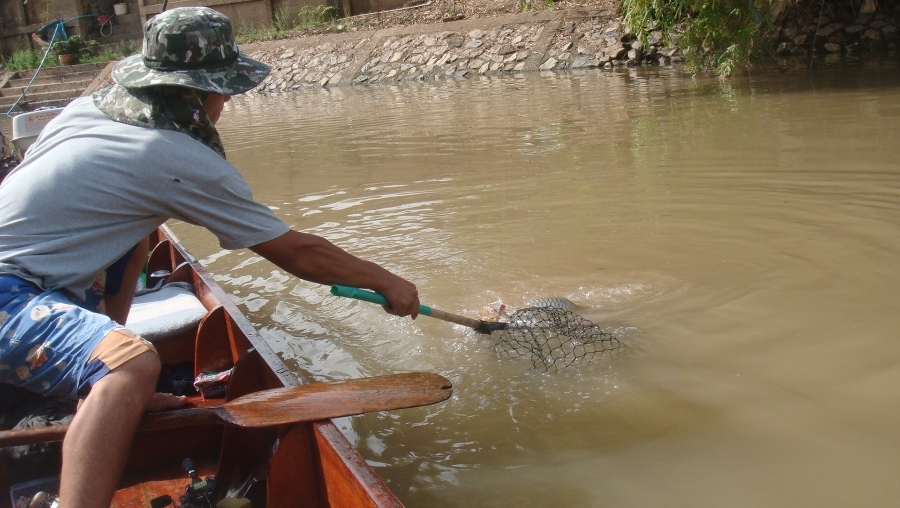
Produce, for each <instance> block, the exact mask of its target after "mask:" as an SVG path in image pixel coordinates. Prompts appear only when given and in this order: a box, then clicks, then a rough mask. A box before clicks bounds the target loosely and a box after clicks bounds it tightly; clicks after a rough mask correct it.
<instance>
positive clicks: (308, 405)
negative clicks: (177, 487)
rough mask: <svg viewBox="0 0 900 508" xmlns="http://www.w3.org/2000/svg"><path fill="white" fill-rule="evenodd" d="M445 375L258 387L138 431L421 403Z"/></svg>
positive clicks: (152, 419)
mask: <svg viewBox="0 0 900 508" xmlns="http://www.w3.org/2000/svg"><path fill="white" fill-rule="evenodd" d="M452 386H453V384H452V383H451V382H450V380H449V379H447V378H445V377H443V376H440V375H438V374H432V373H427V372H409V373H404V374H390V375H386V376H376V377H368V378H360V379H348V380H346V381H331V382H321V383H310V384H307V385H300V386H291V387H286V388H274V389H271V390H263V391H259V392H255V393H251V394H248V395H244V396H243V397H238V398H236V399H234V400H232V401H230V402H226V403H224V404H222V405H221V406H210V407H196V408H190V409H178V410H175V411H164V412H160V413H150V414H147V415H145V416H144V418H143V419H142V420H141V423H140V426H139V427H138V431H139V432H140V431H146V430H161V429H171V428H180V427H186V426H190V425H201V424H207V423H216V422H224V423H229V424H232V425H237V426H240V427H269V426H273V425H283V424H288V423H298V422H312V421H317V420H326V419H329V418H339V417H341V416H351V415H358V414H362V413H368V412H372V411H389V410H392V409H402V408H408V407H418V406H427V405H429V404H435V403H437V402H441V401H443V400H447V399H448V398H450V395H452V394H453V390H452ZM68 428H69V426H68V425H51V426H49V427H41V428H37V429H23V430H6V431H2V432H0V447H6V446H21V445H30V444H35V443H45V442H50V441H61V440H62V439H63V437H64V436H65V435H66V431H67V430H68Z"/></svg>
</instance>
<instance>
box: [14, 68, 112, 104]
mask: <svg viewBox="0 0 900 508" xmlns="http://www.w3.org/2000/svg"><path fill="white" fill-rule="evenodd" d="M93 80H94V75H93V74H91V75H88V76H84V77H83V79H67V80H66V81H57V82H53V83H38V82H37V81H35V82H34V83H32V84H31V86H30V87H28V90H27V93H28V94H29V95H32V94H38V93H47V92H65V91H68V90H84V89H85V87H87V86H88V85H89V84H91V81H93ZM27 84H28V83H27V82H26V83H25V84H24V85H27ZM24 85H23V86H11V87H7V88H0V99H2V98H8V97H18V96H20V95H22V92H25V91H26V90H25V86H24Z"/></svg>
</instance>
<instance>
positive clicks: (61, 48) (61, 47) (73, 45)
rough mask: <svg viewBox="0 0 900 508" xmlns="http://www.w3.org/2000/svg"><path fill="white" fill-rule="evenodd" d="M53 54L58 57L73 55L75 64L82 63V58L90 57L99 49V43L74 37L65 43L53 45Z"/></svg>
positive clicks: (58, 42)
mask: <svg viewBox="0 0 900 508" xmlns="http://www.w3.org/2000/svg"><path fill="white" fill-rule="evenodd" d="M52 49H53V53H55V54H57V55H73V56H74V57H75V58H74V60H72V62H73V63H81V59H82V57H89V56H91V55H93V54H94V52H95V51H96V49H97V41H94V40H90V39H85V38H84V37H82V36H80V35H73V36H71V37H69V38H68V39H66V40H64V41H56V42H54V43H53V47H52Z"/></svg>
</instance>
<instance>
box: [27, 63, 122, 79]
mask: <svg viewBox="0 0 900 508" xmlns="http://www.w3.org/2000/svg"><path fill="white" fill-rule="evenodd" d="M104 67H106V63H90V64H77V65H58V66H54V67H44V68H43V69H41V72H40V76H42V77H47V76H59V75H62V74H71V73H73V72H84V71H93V72H100V71H101V70H103V68H104ZM34 73H35V71H34V70H30V71H18V72H16V79H31V77H32V76H34ZM10 81H12V80H10Z"/></svg>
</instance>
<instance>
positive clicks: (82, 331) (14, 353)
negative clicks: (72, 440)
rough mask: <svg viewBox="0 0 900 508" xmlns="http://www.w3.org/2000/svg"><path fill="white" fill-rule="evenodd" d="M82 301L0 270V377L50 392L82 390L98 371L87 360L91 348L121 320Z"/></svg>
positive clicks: (74, 393)
mask: <svg viewBox="0 0 900 508" xmlns="http://www.w3.org/2000/svg"><path fill="white" fill-rule="evenodd" d="M84 305H88V304H86V303H83V302H80V303H75V302H72V300H71V299H69V297H68V296H66V295H65V293H63V292H62V291H42V290H40V289H39V288H37V287H36V286H34V285H33V284H31V283H29V282H27V281H25V280H22V279H20V278H18V277H14V276H11V275H0V382H3V383H9V384H13V385H15V386H19V387H21V388H25V389H27V390H29V391H32V392H37V393H40V394H43V395H47V396H50V397H65V398H77V397H80V396H84V395H86V394H87V392H88V391H90V387H91V386H92V385H93V383H94V382H95V381H96V380H97V379H99V377H102V375H101V376H99V377H98V374H101V373H99V372H97V369H96V366H94V367H93V368H92V367H91V366H90V365H89V364H88V360H89V359H90V356H91V353H92V352H93V351H94V348H95V347H96V346H97V344H98V343H99V342H100V341H101V340H103V338H104V337H105V336H106V335H107V334H108V333H109V332H110V331H112V330H114V329H118V328H121V326H120V325H119V324H118V323H116V322H114V321H113V320H111V319H110V318H109V317H107V316H106V315H104V314H101V313H99V312H96V311H94V310H89V309H87V308H85V307H84ZM102 374H105V372H103V373H102Z"/></svg>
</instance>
